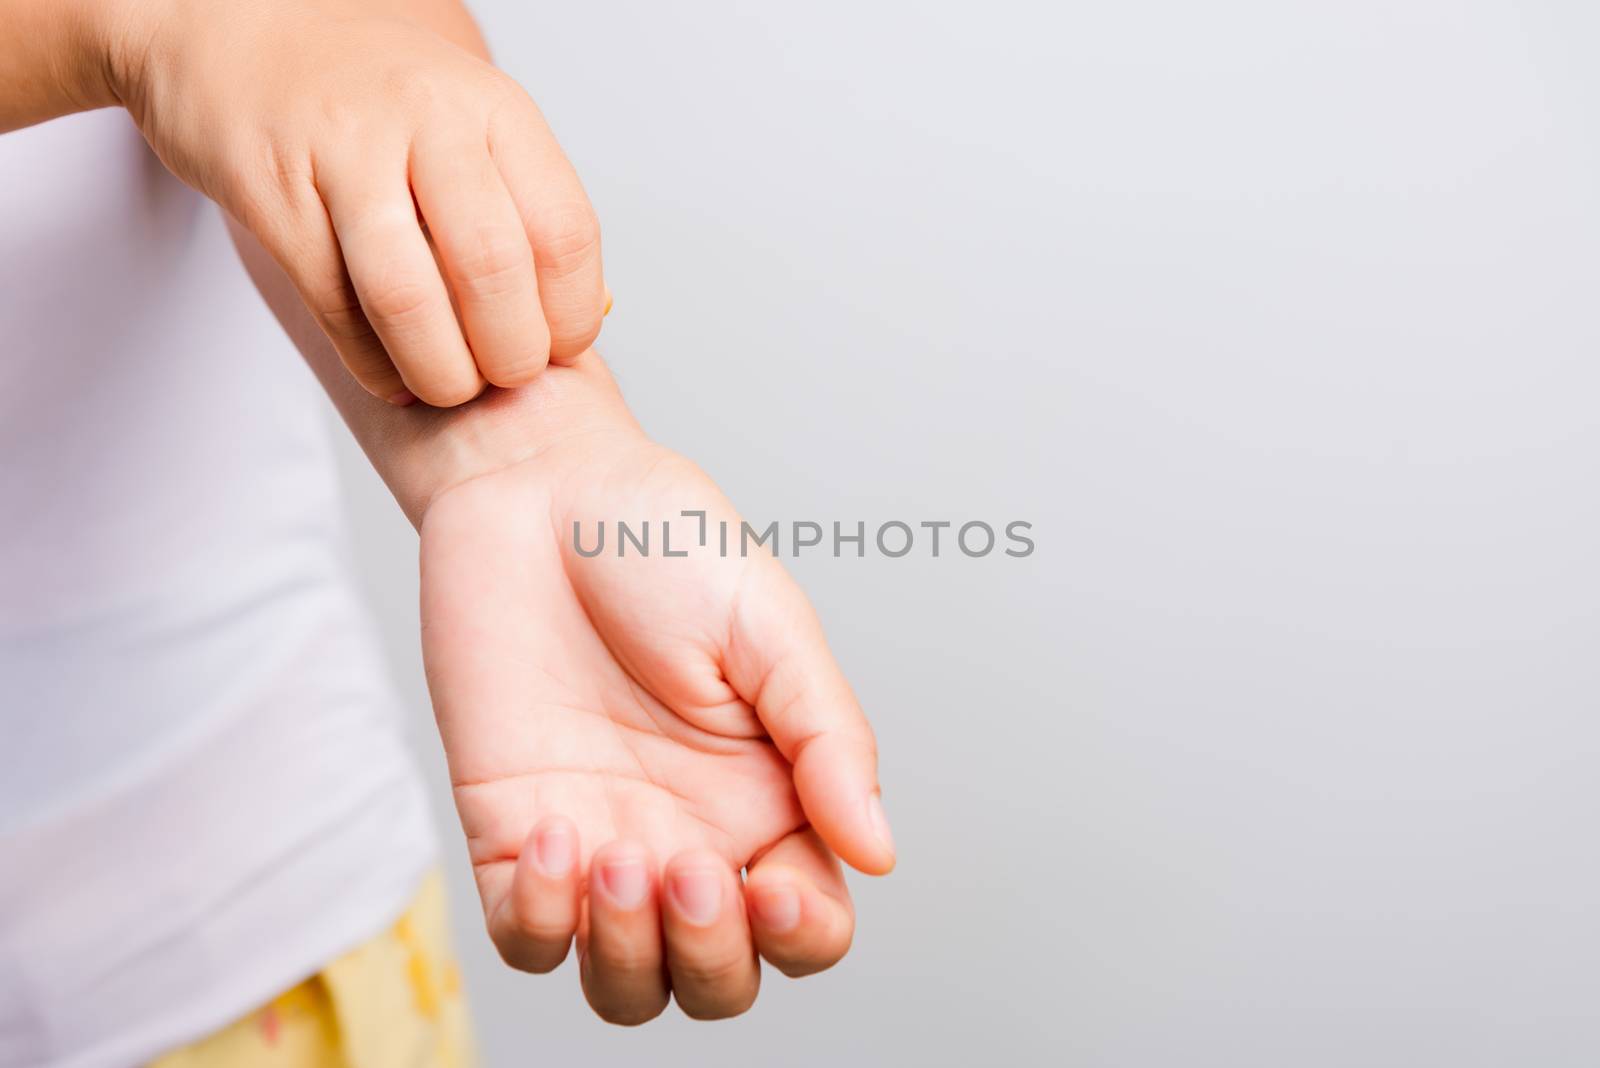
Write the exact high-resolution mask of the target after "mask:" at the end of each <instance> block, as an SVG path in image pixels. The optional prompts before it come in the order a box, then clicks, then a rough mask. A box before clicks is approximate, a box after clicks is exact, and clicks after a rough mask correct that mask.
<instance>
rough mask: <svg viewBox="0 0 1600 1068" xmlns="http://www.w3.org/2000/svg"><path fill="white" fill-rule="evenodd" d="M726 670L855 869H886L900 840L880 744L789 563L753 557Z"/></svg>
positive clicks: (827, 835)
mask: <svg viewBox="0 0 1600 1068" xmlns="http://www.w3.org/2000/svg"><path fill="white" fill-rule="evenodd" d="M724 657H725V663H724V665H723V667H724V671H725V672H726V674H727V676H728V681H729V682H730V683H731V684H732V685H733V687H734V689H736V690H737V691H738V692H739V694H740V696H741V697H743V698H744V699H745V700H746V701H748V702H749V703H750V704H751V705H753V706H754V707H755V710H756V714H757V715H758V716H759V717H760V718H761V722H762V725H763V726H765V727H766V730H767V733H768V734H770V735H771V736H772V740H773V742H774V743H776V745H777V747H778V750H779V751H780V752H781V753H782V754H783V755H784V757H785V758H787V759H788V761H789V763H790V764H791V765H792V766H793V768H794V785H795V791H796V792H797V793H798V794H799V795H800V805H801V807H802V808H803V809H804V810H805V814H806V818H807V819H808V820H809V821H810V822H811V825H812V827H814V828H815V829H816V831H817V833H818V834H820V835H821V836H822V840H823V841H824V842H826V843H827V844H828V847H829V848H831V849H832V850H833V851H834V852H835V853H836V854H838V855H839V857H840V858H841V859H842V860H844V861H845V863H847V864H849V865H850V866H851V867H853V868H857V869H859V870H861V871H863V872H866V873H867V874H869V875H883V874H885V873H887V872H888V871H889V870H890V869H891V868H893V867H894V839H893V838H892V837H891V836H890V833H889V821H888V818H887V817H886V816H885V814H884V810H883V801H882V800H881V798H880V796H879V793H880V791H879V787H878V747H877V742H876V741H875V740H874V739H873V736H872V728H871V726H869V725H868V723H867V717H866V716H865V714H863V713H862V711H861V705H860V704H859V703H858V702H857V701H856V697H855V694H854V693H853V692H852V691H851V689H850V684H849V682H847V681H846V680H845V677H844V673H843V672H842V671H840V670H839V665H838V664H837V663H835V662H834V659H833V654H832V653H830V652H829V651H828V643H827V640H826V639H825V638H824V637H823V634H822V623H821V621H820V620H818V619H817V614H816V611H815V610H814V609H812V607H811V603H810V602H809V601H808V600H807V599H806V596H805V594H804V593H802V592H801V591H800V587H799V586H797V585H796V584H795V582H794V580H793V579H791V578H790V577H789V575H788V574H787V573H786V572H785V571H784V570H783V567H782V565H781V564H779V563H777V561H775V560H772V559H771V558H767V557H757V558H755V559H752V560H751V562H750V567H749V568H748V570H747V571H746V572H745V577H744V582H743V583H742V584H741V586H740V589H739V594H738V597H737V599H736V600H735V602H734V611H733V620H732V626H731V627H730V628H729V638H728V648H727V649H726V650H725V651H724Z"/></svg>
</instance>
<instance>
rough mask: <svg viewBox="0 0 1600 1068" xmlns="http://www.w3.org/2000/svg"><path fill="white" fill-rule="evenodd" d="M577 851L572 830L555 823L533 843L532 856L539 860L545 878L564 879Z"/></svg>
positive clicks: (570, 868) (575, 857)
mask: <svg viewBox="0 0 1600 1068" xmlns="http://www.w3.org/2000/svg"><path fill="white" fill-rule="evenodd" d="M577 853H578V851H577V849H576V848H575V847H574V843H573V841H572V832H571V831H570V830H568V829H567V828H566V827H565V826H563V825H560V824H557V825H556V826H554V827H551V828H550V829H549V830H547V831H545V832H544V833H543V834H541V835H539V840H538V841H537V842H536V843H535V844H534V851H533V856H534V859H535V860H536V861H538V862H539V870H540V872H542V873H543V874H544V875H545V877H546V878H550V879H564V878H566V875H567V873H568V872H570V871H571V870H572V864H573V861H575V860H576V859H577Z"/></svg>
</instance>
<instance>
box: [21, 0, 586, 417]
mask: <svg viewBox="0 0 1600 1068" xmlns="http://www.w3.org/2000/svg"><path fill="white" fill-rule="evenodd" d="M0 41H8V42H15V43H13V44H8V45H7V46H4V47H0V130H5V129H12V128H15V127H17V126H21V125H26V124H28V123H30V122H38V121H41V120H43V119H46V118H49V117H52V116H53V115H60V114H66V113H68V112H70V111H76V110H82V109H84V108H90V107H103V106H108V105H111V104H120V105H123V106H125V107H126V108H127V109H128V111H129V113H130V114H131V115H132V116H133V118H134V120H135V122H137V123H138V126H139V128H140V130H141V131H142V132H143V133H144V135H145V138H146V139H147V140H148V141H149V142H150V145H151V147H152V148H153V149H154V150H155V152H156V154H157V155H158V156H159V157H160V158H161V160H162V162H163V163H165V164H166V166H167V167H168V168H169V169H170V170H171V171H172V172H173V173H174V174H175V175H177V176H178V177H179V178H181V179H182V180H183V181H185V182H187V183H188V184H189V185H191V186H193V187H194V188H196V189H198V190H200V191H201V192H203V193H205V194H206V195H207V196H209V197H211V198H212V199H214V200H216V201H217V202H218V203H219V204H220V205H222V207H223V208H224V209H226V210H227V212H228V213H229V214H230V215H231V216H232V217H233V218H234V219H236V220H237V221H238V222H239V223H241V224H242V225H243V226H244V227H245V229H247V230H248V231H250V232H251V234H253V235H254V236H255V237H256V239H257V240H259V241H260V243H261V244H262V246H263V247H264V248H266V249H267V251H268V252H269V253H270V254H271V255H272V257H273V258H274V260H276V262H277V263H278V265H279V266H280V267H281V268H282V269H283V270H284V271H285V272H286V273H287V274H288V276H289V278H290V279H291V280H292V282H293V284H294V286H295V288H296V291H297V292H298V294H299V296H300V298H301V300H302V301H303V302H304V304H305V305H306V307H307V308H308V309H309V310H310V312H311V315H312V317H313V319H314V321H315V322H316V323H317V324H318V326H319V327H321V329H322V331H323V332H324V333H325V334H326V335H327V336H328V337H329V338H330V339H331V341H332V342H333V345H334V347H335V349H336V350H337V352H338V354H339V356H340V359H341V360H342V362H343V363H344V365H345V366H346V367H347V368H348V370H349V371H350V373H351V374H352V375H353V376H354V377H355V378H356V380H357V381H358V382H360V383H361V385H362V387H363V388H365V389H366V390H367V391H368V392H370V393H372V394H373V395H374V396H376V397H379V398H383V399H387V400H389V401H391V402H392V403H395V404H401V405H404V404H409V403H411V402H412V401H413V400H415V399H418V398H420V399H422V400H423V401H426V402H428V403H429V404H433V405H439V406H451V405H457V404H461V403H463V402H465V401H467V400H470V399H471V398H472V397H474V396H476V395H477V394H478V393H479V392H481V391H482V389H483V388H484V385H485V383H486V382H487V383H492V384H494V385H499V386H517V385H522V384H525V383H527V382H529V381H531V380H532V379H533V378H534V377H535V376H536V375H537V374H538V373H539V372H540V371H541V370H542V369H543V368H544V367H545V366H546V364H547V363H548V362H550V361H555V362H557V363H561V362H569V361H571V360H573V359H576V358H577V357H578V356H579V355H580V354H581V353H582V352H584V351H585V350H586V349H588V348H589V346H590V345H591V344H592V343H593V341H594V339H595V337H596V336H597V335H598V334H599V331H600V321H601V318H602V316H603V314H604V311H605V309H606V306H607V302H608V297H607V294H606V289H605V282H604V280H603V274H602V268H601V259H600V231H599V225H598V223H597V221H596V219H595V214H594V211H593V209H592V207H591V206H590V204H589V201H588V198H587V196H586V195H585V194H584V190H583V187H582V185H581V184H580V183H579V181H578V178H577V175H576V173H575V172H574V171H573V169H572V166H571V164H570V163H568V161H567V159H566V157H565V156H564V155H563V153H562V151H561V148H560V146H559V145H558V144H557V143H556V141H555V138H554V136H553V135H552V134H551V132H550V129H549V127H548V125H547V124H546V123H545V121H544V118H543V116H542V115H541V114H540V113H539V109H538V108H537V106H535V104H534V103H533V101H532V100H531V99H530V98H529V97H528V95H527V94H526V93H525V92H523V90H522V89H521V87H519V86H518V85H517V84H516V83H515V82H513V81H512V80H511V79H510V78H508V77H506V76H505V75H504V74H502V73H501V72H500V71H498V70H496V69H495V68H494V67H493V66H492V65H491V64H490V63H489V62H488V61H487V52H486V50H485V48H484V46H483V42H482V39H481V37H480V36H479V35H478V32H477V29H476V27H475V26H474V25H473V24H472V21H471V19H470V17H469V16H467V14H466V12H465V10H464V9H463V8H462V7H461V6H460V5H459V4H457V3H455V2H453V0H230V2H228V3H218V2H216V0H0Z"/></svg>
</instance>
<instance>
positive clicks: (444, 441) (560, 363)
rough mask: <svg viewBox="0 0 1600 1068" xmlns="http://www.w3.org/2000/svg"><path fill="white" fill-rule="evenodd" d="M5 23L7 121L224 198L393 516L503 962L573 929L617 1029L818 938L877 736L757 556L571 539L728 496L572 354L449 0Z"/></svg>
mask: <svg viewBox="0 0 1600 1068" xmlns="http://www.w3.org/2000/svg"><path fill="white" fill-rule="evenodd" d="M0 42H3V44H0V131H3V130H7V129H14V128H16V127H18V126H22V125H27V124H29V123H32V122H39V121H43V120H45V119H48V118H50V117H52V116H55V115H62V114H67V113H69V112H71V111H77V110H84V109H87V108H93V107H105V106H111V105H117V104H120V105H123V106H126V107H127V108H128V110H129V112H130V114H132V115H133V117H134V119H135V120H136V121H137V122H138V123H139V126H140V129H141V130H142V131H143V133H144V135H145V137H146V138H147V140H149V142H150V144H151V146H152V147H153V148H154V149H155V151H156V153H157V154H158V155H159V156H160V157H161V159H162V160H163V162H164V163H165V164H166V165H167V166H168V167H169V168H170V169H171V170H172V171H173V173H174V174H176V175H177V176H178V177H180V178H182V179H183V180H184V181H186V182H188V183H189V184H191V185H192V186H194V187H195V188H197V189H199V190H201V191H202V192H204V193H206V194H207V195H209V196H211V197H212V198H213V199H215V200H216V201H217V202H218V203H219V204H221V205H222V207H223V208H224V209H226V211H227V213H228V215H229V217H230V220H231V223H232V225H233V228H234V236H235V240H236V242H237V243H238V245H239V247H240V251H241V254H242V255H243V258H244V260H245V263H246V265H247V267H248V268H249V269H250V272H251V274H252V277H254V278H255V280H256V283H257V285H258V287H259V288H260V289H261V290H262V293H263V295H264V296H265V297H266V298H267V301H268V303H269V304H270V305H271V306H272V308H273V310H274V311H275V312H276V313H277V315H278V317H279V319H280V321H281V322H282V323H283V324H284V326H285V328H286V329H287V330H288V332H289V333H290V335H291V337H293V338H294V340H295V341H296V343H297V345H298V346H299V347H300V349H301V351H302V353H304V354H305V356H306V359H307V361H308V362H309V363H310V365H311V366H312V369H313V370H314V371H315V372H316V373H317V376H318V378H319V379H320V380H321V382H322V384H323V386H324V388H326V389H327V391H328V393H329V395H330V396H331V397H332V398H333V400H334V402H335V404H336V405H337V406H338V407H339V410H340V412H341V414H342V415H343V416H344V418H345V420H346V422H347V423H348V424H349V425H350V427H351V429H352V430H353V431H354V433H355V435H356V437H357V440H359V441H360V442H361V444H362V446H363V448H364V449H365V450H366V452H367V455H368V457H369V458H370V459H371V460H372V462H373V464H374V466H375V467H376V468H377V470H378V471H379V473H380V474H381V475H382V476H383V478H384V479H385V481H386V482H387V483H388V485H389V487H390V489H391V490H392V491H393V492H394V494H395V498H396V500H397V501H398V502H399V504H400V506H401V508H402V509H403V510H404V511H405V513H406V515H407V516H408V517H409V518H410V519H411V520H412V522H413V523H415V524H417V525H418V527H419V529H420V531H421V537H422V566H423V646H424V654H425V658H426V663H427V668H428V676H429V685H430V689H431V691H432V695H433V699H434V704H435V707H436V710H437V712H438V718H439V726H440V733H441V737H442V739H443V741H444V745H445V750H446V754H447V756H448V758H449V763H450V767H451V774H452V778H453V781H454V784H455V798H456V804H457V808H458V810H459V812H460V814H461V818H462V825H463V828H464V830H465V831H466V834H467V836H468V840H469V845H470V851H471V856H472V860H473V864H474V868H475V871H476V874H477V878H478V885H479V889H480V891H481V894H482V898H483V904H484V914H485V918H486V921H487V924H488V928H489V933H490V935H491V936H492V937H493V939H494V941H495V944H496V945H497V946H498V947H499V949H500V951H501V953H502V955H503V956H504V957H505V958H506V960H507V961H508V962H510V963H511V964H512V965H513V966H515V967H518V968H523V969H526V970H528V971H548V970H549V969H550V968H553V967H554V966H555V965H556V964H557V963H559V962H560V961H561V959H562V958H563V957H564V956H565V955H566V954H567V952H568V951H569V947H570V946H571V945H572V944H573V942H574V941H576V944H577V945H578V947H579V954H580V958H581V962H582V966H581V968H580V969H579V970H580V976H581V980H582V982H583V986H584V990H585V993H586V994H587V996H588V998H589V1001H590V1003H591V1004H592V1005H593V1006H594V1008H595V1011H596V1012H597V1013H599V1015H601V1016H602V1017H603V1018H605V1019H607V1020H611V1021H615V1022H618V1023H638V1022H641V1021H643V1020H647V1019H649V1018H651V1017H652V1016H654V1015H656V1014H657V1013H659V1012H660V1011H661V1010H662V1008H663V1007H664V1006H665V1005H666V1003H667V1000H668V997H669V995H670V996H672V997H675V998H676V999H677V1001H678V1003H679V1005H680V1006H681V1007H682V1008H683V1009H684V1011H685V1012H687V1013H688V1014H689V1015H691V1016H695V1017H701V1018H714V1017H721V1016H729V1015H733V1014H735V1013H738V1012H742V1011H744V1009H746V1008H748V1007H749V1005H750V1004H751V1002H752V1001H753V999H754V997H755V994H756V990H757V986H758V983H759V975H760V972H759V968H758V965H757V959H758V956H759V957H762V958H765V959H766V960H767V961H769V962H770V963H772V964H773V965H775V966H776V967H778V968H780V969H781V970H783V971H785V972H787V973H788V974H791V975H804V974H808V973H810V972H814V971H817V970H820V969H822V968H826V967H828V966H829V965H831V964H832V963H834V962H835V961H837V960H838V959H839V958H840V957H841V956H842V955H843V954H844V952H845V950H846V949H847V948H848V946H849V942H850V938H851V933H852V929H853V922H854V921H853V915H852V912H851V907H850V900H849V895H848V893H847V892H846V889H845V884H844V881H843V878H842V874H841V868H840V859H841V858H842V859H843V860H844V861H846V862H848V863H850V864H852V865H854V866H855V867H857V868H859V869H860V870H862V871H865V872H870V873H882V872H886V871H888V870H889V869H890V868H891V867H892V866H893V863H894V852H893V846H892V843H891V841H890V839H889V832H888V825H887V822H886V820H885V819H884V817H883V814H882V807H881V805H880V804H879V803H878V801H877V797H878V784H877V775H876V751H875V748H874V744H873V740H872V733H871V730H870V729H869V728H868V726H867V723H866V720H865V718H864V717H863V715H862V713H861V709H860V707H859V706H858V704H857V703H856V700H855V697H854V695H853V694H852V693H851V692H850V688H849V686H848V684H847V683H846V682H845V680H844V677H843V675H842V674H841V673H840V671H839V669H838V666H837V665H836V664H835V663H834V661H833V658H832V656H831V654H830V653H829V652H828V650H827V646H826V643H825V641H824V639H823V635H822V629H821V627H820V625H819V624H818V622H817V619H816V616H815V614H814V613H813V612H812V610H811V608H810V606H809V605H808V604H807V602H806V600H805V597H804V595H803V594H802V593H801V592H800V591H799V589H798V588H797V587H796V586H795V585H794V583H793V582H792V581H790V580H789V578H788V577H787V575H786V574H785V573H784V572H783V569H782V568H781V567H780V566H779V565H778V564H777V562H776V561H774V560H772V559H771V558H768V557H763V556H756V557H752V558H743V557H740V556H737V555H734V556H730V557H722V556H719V555H715V554H712V553H709V552H705V551H699V552H696V553H694V554H692V555H691V556H689V557H685V558H676V559H668V558H664V557H656V558H651V559H638V558H633V559H618V558H615V557H611V556H601V557H597V558H594V559H586V558H583V557H582V556H580V555H578V554H576V553H575V552H573V551H572V550H571V548H570V546H571V542H570V538H569V535H570V531H571V528H572V523H573V522H574V521H580V522H583V523H584V524H585V525H587V526H589V527H590V529H593V528H594V525H595V524H597V523H598V522H599V521H601V520H605V521H608V522H613V523H614V522H615V521H616V520H617V519H618V518H629V519H632V518H635V517H638V516H651V517H656V516H659V517H662V518H666V517H670V516H675V515H677V514H678V513H679V512H680V511H682V510H684V509H704V510H705V511H706V512H707V513H708V516H709V519H710V521H711V522H712V523H713V524H715V523H716V522H718V521H719V520H726V521H728V522H730V523H731V524H732V525H733V528H734V529H735V530H737V529H738V525H737V516H736V514H735V513H734V512H733V509H732V507H731V505H729V504H728V502H727V501H726V500H725V499H724V498H723V497H722V496H721V495H720V494H719V493H718V492H717V491H716V488H715V487H714V486H713V485H712V484H711V483H710V481H709V480H708V479H706V477H705V476H704V475H703V474H702V473H701V472H699V471H698V470H697V469H696V468H695V467H694V466H693V465H691V464H689V463H688V462H686V461H684V460H683V459H682V458H681V457H677V456H675V455H674V454H673V453H671V452H670V451H668V450H666V449H663V448H661V447H660V446H657V445H655V444H653V443H652V442H650V441H649V440H648V439H646V438H645V437H644V435H643V434H642V433H641V432H640V431H639V428H638V427H637V425H636V424H635V423H634V421H633V420H632V418H631V417H630V416H629V415H628V412H627V409H626V406H625V405H624V404H623V403H622V399H621V397H620V396H619V394H618V393H617V390H616V387H615V385H614V384H613V382H612V381H611V378H610V376H609V374H608V373H607V372H606V370H605V367H604V365H603V364H602V362H601V360H600V358H599V356H597V355H596V354H595V353H594V352H593V350H592V349H591V347H590V345H591V342H592V341H593V340H594V337H595V335H596V333H597V332H598V329H599V322H600V318H601V316H602V314H603V311H604V305H605V289H604V283H603V281H602V276H601V269H600V255H599V239H598V230H597V228H596V226H595V223H594V215H593V212H592V210H591V209H590V207H589V204H588V201H587V199H586V198H585V197H584V195H583V190H582V188H581V187H580V186H579V185H578V182H577V179H576V177H575V176H574V175H573V174H572V170H571V167H570V166H569V165H568V164H567V162H566V160H565V158H564V157H563V156H562V155H561V152H560V150H559V148H558V147H557V146H556V144H555V142H554V139H553V138H552V137H551V136H550V132H549V130H548V128H547V127H546V126H545V124H544V121H543V119H542V118H541V117H540V116H539V114H538V111H537V109H536V108H535V107H534V105H533V103H532V102H531V101H530V100H529V99H528V98H527V96H526V94H524V93H523V92H522V91H521V90H520V89H519V88H518V87H517V86H516V85H515V84H514V83H512V82H510V81H509V80H508V79H506V78H505V77H504V75H502V74H500V73H499V72H498V71H496V70H495V69H494V68H493V67H492V66H490V65H489V64H488V63H487V62H486V60H485V58H484V53H483V49H482V42H481V40H480V39H479V38H478V35H477V32H476V29H475V28H474V27H473V26H472V24H471V21H470V19H468V18H467V17H466V15H465V13H464V12H463V10H462V9H461V8H460V7H459V5H457V4H456V3H453V2H450V0H387V2H380V0H315V2H312V0H231V2H229V3H226V4H223V3H218V2H216V0H0ZM547 362H553V363H554V364H556V366H552V367H550V368H549V370H548V371H544V368H545V366H546V363H547ZM541 371H543V373H541ZM485 382H487V383H490V384H492V385H491V387H489V388H487V390H486V388H485ZM530 382H531V384H530ZM501 387H506V388H501ZM480 392H482V393H483V396H481V397H479V398H478V399H477V400H476V401H474V403H472V404H470V405H464V404H462V402H464V401H466V400H468V399H470V398H472V397H474V396H476V395H478V394H479V393H480ZM414 397H420V398H421V399H423V400H425V401H428V402H430V404H431V405H436V406H437V407H429V406H427V405H410V401H411V400H412V399H414ZM408 405H410V406H408ZM454 405H462V406H461V407H452V406H454ZM674 534H675V537H674V541H675V542H676V543H677V544H679V545H688V544H690V542H691V541H692V540H693V539H692V537H691V533H690V530H689V528H688V527H687V526H686V525H685V523H684V522H683V521H680V522H678V523H676V524H675V525H674Z"/></svg>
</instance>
